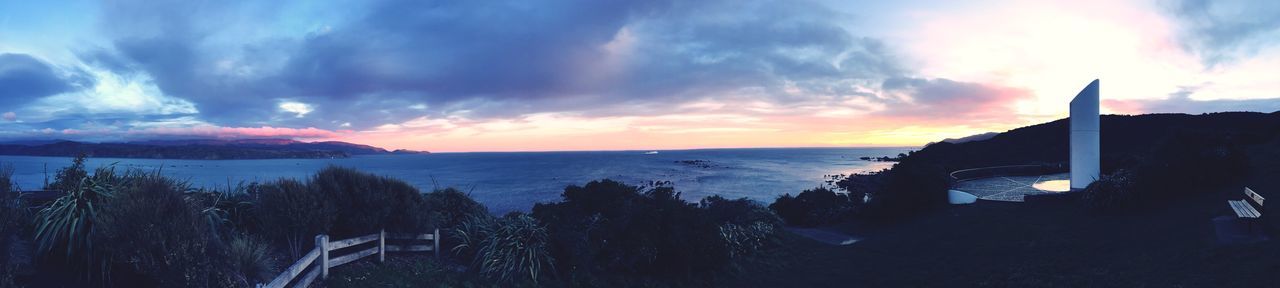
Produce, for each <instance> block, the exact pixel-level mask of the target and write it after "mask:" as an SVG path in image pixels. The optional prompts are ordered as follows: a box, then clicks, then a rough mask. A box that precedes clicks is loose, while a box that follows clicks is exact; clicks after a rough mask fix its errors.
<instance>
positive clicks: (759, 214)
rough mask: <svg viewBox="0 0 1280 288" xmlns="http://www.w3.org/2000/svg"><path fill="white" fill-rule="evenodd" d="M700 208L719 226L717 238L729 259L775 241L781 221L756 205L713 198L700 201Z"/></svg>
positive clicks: (742, 200) (743, 200) (747, 253)
mask: <svg viewBox="0 0 1280 288" xmlns="http://www.w3.org/2000/svg"><path fill="white" fill-rule="evenodd" d="M699 206H701V207H702V208H703V209H706V211H707V217H708V218H709V219H710V220H711V221H712V222H714V223H722V224H720V227H719V232H720V238H721V240H722V241H724V243H725V246H726V249H728V252H729V257H731V258H734V257H739V256H743V255H750V254H752V253H754V252H755V251H758V250H761V249H763V248H765V247H766V246H768V245H770V244H772V243H773V242H776V240H777V234H775V233H776V231H777V229H778V226H779V225H781V224H782V220H781V219H779V218H778V215H776V214H774V213H773V212H771V211H770V210H769V208H765V207H764V206H761V205H760V204H759V203H757V202H756V201H752V200H751V199H747V198H740V199H736V200H729V199H725V198H724V197H720V196H718V195H713V196H710V197H707V198H703V199H702V201H700V205H699Z"/></svg>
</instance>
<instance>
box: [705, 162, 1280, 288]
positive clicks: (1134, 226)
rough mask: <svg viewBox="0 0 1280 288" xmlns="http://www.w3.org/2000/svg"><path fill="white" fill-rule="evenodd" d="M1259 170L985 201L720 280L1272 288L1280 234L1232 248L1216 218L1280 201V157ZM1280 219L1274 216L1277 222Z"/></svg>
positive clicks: (788, 253)
mask: <svg viewBox="0 0 1280 288" xmlns="http://www.w3.org/2000/svg"><path fill="white" fill-rule="evenodd" d="M1252 154H1254V163H1280V151H1276V150H1275V149H1256V150H1254V151H1253V153H1252ZM1253 170H1254V173H1253V174H1254V175H1251V177H1250V178H1249V180H1246V181H1245V183H1240V184H1238V185H1232V186H1230V187H1222V188H1220V189H1215V190H1214V191H1206V193H1201V194H1198V195H1196V196H1193V197H1187V198H1183V199H1177V200H1172V201H1170V202H1168V203H1165V204H1163V205H1153V206H1156V208H1145V209H1140V210H1137V211H1132V212H1130V213H1124V214H1101V213H1097V212H1093V211H1089V210H1086V209H1083V208H1081V207H1079V205H1075V203H1062V204H1019V203H996V202H985V201H984V202H979V203H977V204H974V205H968V206H953V207H949V208H947V209H945V210H943V211H937V212H935V213H931V214H929V215H924V216H921V217H918V218H915V219H911V220H907V221H904V222H903V223H899V224H896V225H891V226H888V227H885V228H883V229H879V230H878V231H875V232H872V235H871V237H870V238H869V239H867V240H865V241H862V242H859V243H856V244H853V245H850V246H843V247H836V246H828V245H823V244H819V243H817V242H814V241H811V240H808V239H799V238H794V237H792V238H788V239H787V240H786V242H787V244H786V245H784V247H781V248H778V250H776V251H772V252H770V253H771V254H773V256H771V257H768V258H771V259H768V261H772V263H764V262H762V263H756V264H752V265H747V266H748V267H747V268H746V269H745V270H744V271H742V272H740V273H735V274H736V275H735V276H734V277H732V278H733V279H726V281H724V282H722V283H719V284H721V285H722V286H735V287H745V286H752V287H843V286H871V287H877V286H889V287H901V286H997V287H1003V286H1015V287H1019V286H1055V287H1082V286H1093V287H1171V286H1172V287H1177V286H1183V287H1265V286H1269V285H1274V283H1280V240H1272V241H1269V242H1264V243H1258V244H1249V245H1238V246H1222V245H1219V244H1217V243H1216V240H1215V238H1214V237H1215V236H1214V230H1213V229H1214V228H1213V224H1212V222H1211V219H1213V218H1214V217H1219V216H1225V215H1231V211H1230V209H1229V208H1228V207H1227V204H1226V200H1227V199H1240V198H1242V197H1243V196H1242V195H1241V192H1240V191H1241V189H1240V186H1243V185H1247V186H1249V187H1252V188H1255V190H1258V191H1260V193H1263V195H1264V196H1268V197H1269V198H1270V199H1280V177H1277V176H1278V175H1280V165H1276V164H1270V165H1255V167H1254V169H1253ZM1275 211H1277V213H1280V210H1275ZM1277 218H1280V217H1276V216H1274V215H1273V216H1272V217H1271V219H1268V221H1269V224H1272V226H1273V227H1276V226H1277V225H1275V224H1277V223H1275V222H1277V221H1280V219H1277ZM1255 227H1256V226H1255ZM845 229H851V230H852V228H845ZM863 231H865V230H861V229H859V230H856V231H851V232H863ZM1270 231H1271V232H1272V233H1271V234H1272V236H1273V237H1277V236H1280V235H1277V234H1278V233H1274V232H1275V230H1274V228H1272V229H1271V230H1270ZM762 260H764V259H762ZM1269 283H1270V284H1269Z"/></svg>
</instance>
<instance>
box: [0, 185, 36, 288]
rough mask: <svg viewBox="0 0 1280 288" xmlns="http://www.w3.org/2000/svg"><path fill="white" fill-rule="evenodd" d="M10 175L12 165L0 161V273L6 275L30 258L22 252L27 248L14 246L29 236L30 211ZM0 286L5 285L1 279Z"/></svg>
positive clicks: (9, 274)
mask: <svg viewBox="0 0 1280 288" xmlns="http://www.w3.org/2000/svg"><path fill="white" fill-rule="evenodd" d="M12 177H13V165H10V164H8V163H0V269H4V270H3V271H0V272H3V274H0V275H7V276H12V275H11V273H10V272H11V271H12V270H15V268H16V267H15V266H18V265H23V264H26V263H27V262H29V260H30V257H29V256H30V255H27V253H22V252H24V251H26V250H27V249H23V248H20V247H15V246H16V245H20V244H21V243H23V242H24V241H21V239H25V238H27V237H30V230H31V229H30V228H31V213H30V212H28V210H27V209H26V203H24V202H23V201H22V199H20V198H19V197H18V194H17V192H16V191H14V189H13V188H14V187H13V182H12V180H11V179H12ZM0 280H3V279H0ZM10 280H12V279H10ZM0 287H5V286H4V283H3V281H0Z"/></svg>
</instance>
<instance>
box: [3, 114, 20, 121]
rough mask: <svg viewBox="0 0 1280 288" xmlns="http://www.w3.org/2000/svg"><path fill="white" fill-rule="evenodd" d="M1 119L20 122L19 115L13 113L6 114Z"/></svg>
mask: <svg viewBox="0 0 1280 288" xmlns="http://www.w3.org/2000/svg"><path fill="white" fill-rule="evenodd" d="M0 117H3V118H4V121H15V120H18V114H14V113H13V112H4V115H3V116H0Z"/></svg>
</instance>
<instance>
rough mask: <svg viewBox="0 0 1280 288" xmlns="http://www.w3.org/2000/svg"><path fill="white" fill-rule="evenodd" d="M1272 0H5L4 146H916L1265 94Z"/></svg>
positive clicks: (1269, 101) (1271, 96) (1278, 21)
mask: <svg viewBox="0 0 1280 288" xmlns="http://www.w3.org/2000/svg"><path fill="white" fill-rule="evenodd" d="M1276 67H1280V1H1212V2H1210V1H1193V0H1185V1H1142V0H1136V1H1093V0H1083V1H1081V0H1075V1H999V0H989V1H918V0H899V1H834V0H815V1H804V0H787V1H769V0H697V1H679V0H671V1H616V0H512V1H507V0H492V1H424V0H405V1H399V0H359V1H356V0H352V1H345V0H336V1H302V0H281V1H247V0H243V1H242V0H221V1H201V0H183V1H167V0H161V1H112V0H107V1H78V0H68V1H19V0H0V140H4V139H8V140H29V139H70V140H81V141H108V142H113V141H135V140H149V139H177V138H224V139H234V138H291V139H298V140H304V141H321V140H337V141H347V142H354V143H361V144H370V145H375V146H380V147H384V148H389V149H414V150H429V151H439V152H447V151H552V150H657V149H684V148H712V147H715V148H728V147H828V146H917V145H923V144H925V143H929V142H933V141H938V140H940V139H943V138H949V137H950V138H955V137H963V136H968V135H973V134H979V133H983V132H992V131H994V132H1001V131H1006V130H1009V129H1013V128H1017V127H1021V126H1025V125H1030V124H1036V123H1042V122H1047V121H1052V120H1055V119H1060V118H1064V117H1066V116H1067V103H1068V102H1069V101H1070V99H1071V97H1073V96H1074V95H1075V94H1076V93H1077V92H1079V90H1080V89H1082V88H1083V87H1084V86H1085V85H1086V84H1087V83H1089V82H1090V81H1092V80H1093V79H1100V81H1101V87H1102V89H1101V91H1102V98H1103V102H1102V107H1103V108H1102V109H1103V112H1104V113H1114V114H1141V113H1206V112H1219V111H1260V112H1272V111H1276V110H1280V69H1276Z"/></svg>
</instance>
